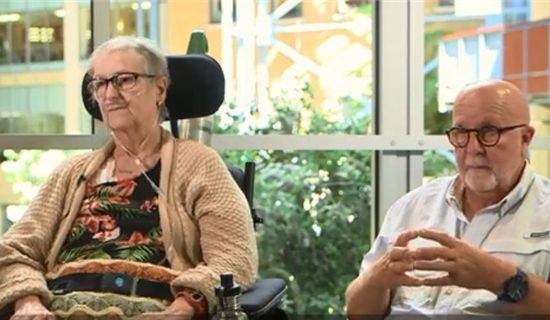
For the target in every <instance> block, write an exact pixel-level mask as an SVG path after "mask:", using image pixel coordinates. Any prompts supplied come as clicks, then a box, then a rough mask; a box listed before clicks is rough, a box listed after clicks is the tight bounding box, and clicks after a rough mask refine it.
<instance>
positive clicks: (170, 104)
mask: <svg viewBox="0 0 550 320" xmlns="http://www.w3.org/2000/svg"><path fill="white" fill-rule="evenodd" d="M166 58H167V60H168V72H169V73H170V82H171V83H170V86H169V87H168V92H167V95H166V107H167V109H168V113H169V117H170V118H171V119H188V118H199V117H205V116H209V115H212V114H214V113H215V112H216V111H217V110H218V109H219V107H220V105H221V104H222V103H223V99H224V95H225V78H224V76H223V71H222V68H221V67H220V65H219V64H218V62H217V61H216V60H214V58H212V57H210V56H208V55H204V54H186V55H177V56H176V55H174V56H167V57H166ZM90 80H91V76H90V75H89V74H88V73H86V74H85V75H84V79H83V80H82V88H81V90H82V100H83V102H84V107H86V110H87V111H88V113H89V114H90V115H91V116H92V117H94V118H95V119H98V120H102V118H101V112H100V110H99V107H98V104H97V102H96V101H95V100H94V99H93V97H92V95H91V93H90V92H89V91H88V83H89V82H90Z"/></svg>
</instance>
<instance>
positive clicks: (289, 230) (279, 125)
mask: <svg viewBox="0 0 550 320" xmlns="http://www.w3.org/2000/svg"><path fill="white" fill-rule="evenodd" d="M298 89H300V88H298ZM301 93H302V95H301V96H300V97H298V98H296V99H289V98H288V96H287V95H282V96H281V97H276V98H274V99H272V101H271V102H272V104H273V109H274V112H273V113H272V114H271V115H270V116H269V119H268V121H267V122H266V123H265V124H264V126H260V127H252V126H247V123H246V119H245V117H243V116H239V115H238V114H233V115H232V116H231V120H229V121H226V122H225V123H228V124H230V125H228V126H227V127H220V126H218V127H217V128H216V131H217V132H218V133H234V132H235V128H239V132H240V133H241V134H256V135H257V134H274V133H275V134H336V133H352V134H358V133H365V132H366V131H367V127H368V123H369V122H370V119H369V118H368V116H367V113H366V112H364V110H361V109H365V106H364V105H361V103H359V102H357V101H356V100H354V99H353V98H351V97H345V98H342V99H341V106H342V112H343V113H345V114H346V115H347V116H345V117H343V120H339V121H337V122H336V121H330V120H327V119H326V117H325V116H324V115H323V114H322V113H321V112H319V111H317V110H316V109H315V108H314V107H313V106H312V104H311V101H312V98H313V91H312V90H311V87H310V86H309V84H308V83H307V82H306V83H304V84H303V87H302V88H301ZM361 111H363V112H361ZM215 123H218V124H219V123H220V121H215ZM223 157H224V158H225V159H226V160H227V161H228V162H231V163H234V164H236V165H237V166H239V167H241V168H244V163H245V162H246V161H254V162H255V163H256V184H255V196H254V204H255V207H256V208H257V209H259V211H260V215H261V216H262V217H263V218H264V220H265V223H264V225H262V226H260V227H259V229H258V235H259V237H258V247H259V252H260V276H261V277H264V278H268V277H278V278H283V279H285V280H286V281H287V284H288V285H289V293H288V296H287V299H286V300H285V305H284V309H285V310H286V311H287V312H289V313H297V314H310V315H312V314H315V315H322V314H327V313H331V312H333V313H335V314H342V313H343V312H344V311H343V307H344V305H345V297H344V293H345V289H346V287H347V285H348V284H349V283H350V282H351V280H352V279H353V278H355V277H356V275H357V273H358V268H359V264H360V260H361V257H362V255H363V254H364V253H365V252H366V251H367V249H368V239H369V230H370V227H369V224H370V220H369V218H368V217H369V215H370V203H369V195H370V192H371V187H370V185H371V183H370V177H371V172H370V161H371V159H370V152H368V151H352V150H350V151H302V152H296V151H273V150H260V151H257V152H255V151H246V152H236V151H234V152H233V151H232V152H225V153H224V154H223Z"/></svg>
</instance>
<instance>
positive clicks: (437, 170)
mask: <svg viewBox="0 0 550 320" xmlns="http://www.w3.org/2000/svg"><path fill="white" fill-rule="evenodd" d="M453 174H456V167H455V164H454V159H453V158H452V156H451V155H450V154H449V156H448V157H445V156H444V154H443V153H438V152H436V151H433V150H430V151H426V152H424V176H425V177H442V176H448V175H453Z"/></svg>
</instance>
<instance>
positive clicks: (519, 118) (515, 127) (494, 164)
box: [453, 80, 535, 198]
mask: <svg viewBox="0 0 550 320" xmlns="http://www.w3.org/2000/svg"><path fill="white" fill-rule="evenodd" d="M453 127H455V128H462V129H465V130H466V132H467V133H466V135H467V136H466V139H467V140H466V142H465V144H463V145H462V146H455V157H456V164H457V169H458V172H459V175H460V177H461V178H463V179H464V180H463V181H464V183H465V185H466V189H467V190H469V191H470V192H472V194H478V195H480V194H492V195H497V198H498V197H500V196H504V195H505V194H507V193H508V192H509V191H510V190H511V188H512V187H513V186H514V185H515V184H516V183H517V181H519V177H520V176H521V173H522V171H523V167H524V165H525V154H526V153H527V149H528V147H529V143H530V142H531V140H532V138H533V135H534V133H535V129H534V128H533V127H531V126H530V125H529V105H528V103H527V101H526V100H525V98H524V97H523V94H522V93H521V91H520V90H519V89H518V88H517V87H515V86H514V85H513V84H511V83H509V82H506V81H502V80H490V81H483V82H478V83H475V84H472V85H470V86H468V87H466V88H464V89H463V90H462V91H461V92H460V93H459V95H458V96H457V98H456V100H455V106H454V109H453ZM472 130H474V131H472ZM455 132H457V131H455ZM487 132H490V139H495V143H494V144H491V145H486V144H484V143H483V141H482V140H480V139H484V138H486V136H480V135H485V134H486V133H487ZM472 194H471V195H472Z"/></svg>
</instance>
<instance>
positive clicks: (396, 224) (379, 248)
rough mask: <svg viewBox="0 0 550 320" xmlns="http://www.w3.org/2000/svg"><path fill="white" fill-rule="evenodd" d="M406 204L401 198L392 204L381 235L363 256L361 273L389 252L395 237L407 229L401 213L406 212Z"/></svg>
mask: <svg viewBox="0 0 550 320" xmlns="http://www.w3.org/2000/svg"><path fill="white" fill-rule="evenodd" d="M405 203H406V200H405V199H404V198H401V199H399V200H397V201H396V202H395V203H394V204H392V205H391V206H390V208H389V209H388V211H387V212H386V216H385V218H384V223H383V224H382V229H381V230H380V233H379V234H378V236H376V239H375V240H374V243H373V244H372V246H371V248H370V250H369V251H368V252H367V254H365V255H364V256H363V260H362V262H361V268H360V271H359V272H360V273H363V272H364V271H365V270H366V269H367V268H368V267H369V266H370V265H371V264H372V263H373V262H374V261H376V260H377V259H378V258H380V257H381V256H383V255H384V254H385V253H386V252H388V251H389V250H390V248H391V244H392V242H393V241H394V239H395V237H396V236H397V235H398V234H399V233H400V232H401V231H402V230H404V229H405V226H404V225H403V224H404V221H403V219H402V217H401V213H402V212H404V211H406V210H405V209H404V205H405Z"/></svg>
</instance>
